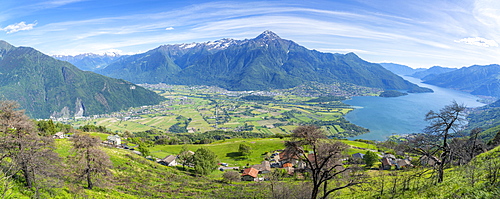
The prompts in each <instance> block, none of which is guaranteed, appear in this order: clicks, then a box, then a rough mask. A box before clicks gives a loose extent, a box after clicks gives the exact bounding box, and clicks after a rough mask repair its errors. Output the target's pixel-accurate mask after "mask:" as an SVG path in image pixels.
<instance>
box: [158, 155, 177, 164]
mask: <svg viewBox="0 0 500 199" xmlns="http://www.w3.org/2000/svg"><path fill="white" fill-rule="evenodd" d="M176 159H177V156H174V155H169V156H167V157H165V158H163V159H161V160H160V161H159V162H158V163H160V164H162V165H165V166H176V165H177V162H176V161H175V160H176Z"/></svg>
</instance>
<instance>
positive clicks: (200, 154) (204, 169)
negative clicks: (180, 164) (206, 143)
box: [193, 147, 217, 175]
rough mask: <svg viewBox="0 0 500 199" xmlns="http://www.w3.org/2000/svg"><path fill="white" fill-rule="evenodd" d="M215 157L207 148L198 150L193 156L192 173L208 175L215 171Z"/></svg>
mask: <svg viewBox="0 0 500 199" xmlns="http://www.w3.org/2000/svg"><path fill="white" fill-rule="evenodd" d="M216 158H217V155H215V153H214V152H212V151H210V150H209V149H207V148H203V147H202V148H199V149H198V150H196V152H195V153H194V155H193V164H194V171H195V172H196V173H198V174H200V175H208V174H209V173H212V171H215V170H216V169H217V159H216Z"/></svg>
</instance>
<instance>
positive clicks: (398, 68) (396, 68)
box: [379, 63, 425, 76]
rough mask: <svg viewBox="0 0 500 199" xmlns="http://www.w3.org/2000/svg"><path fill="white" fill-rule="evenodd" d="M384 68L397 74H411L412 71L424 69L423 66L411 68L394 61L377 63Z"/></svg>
mask: <svg viewBox="0 0 500 199" xmlns="http://www.w3.org/2000/svg"><path fill="white" fill-rule="evenodd" d="M379 64H380V65H381V66H383V67H384V68H385V69H387V70H389V71H391V72H393V73H395V74H398V75H408V76H409V75H413V73H416V72H420V71H424V70H425V68H416V69H415V68H411V67H409V66H406V65H401V64H395V63H379Z"/></svg>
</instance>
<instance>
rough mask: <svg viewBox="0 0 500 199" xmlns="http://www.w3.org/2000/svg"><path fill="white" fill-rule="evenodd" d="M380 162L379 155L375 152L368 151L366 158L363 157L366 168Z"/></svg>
mask: <svg viewBox="0 0 500 199" xmlns="http://www.w3.org/2000/svg"><path fill="white" fill-rule="evenodd" d="M377 160H378V155H377V154H376V153H374V152H371V151H366V154H365V156H363V161H364V162H365V164H366V167H368V168H370V167H372V166H373V164H375V162H377Z"/></svg>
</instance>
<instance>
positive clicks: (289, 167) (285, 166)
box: [283, 163, 295, 175]
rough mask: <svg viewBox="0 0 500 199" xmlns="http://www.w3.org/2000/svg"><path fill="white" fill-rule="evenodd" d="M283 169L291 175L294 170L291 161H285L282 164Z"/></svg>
mask: <svg viewBox="0 0 500 199" xmlns="http://www.w3.org/2000/svg"><path fill="white" fill-rule="evenodd" d="M283 169H285V170H286V172H287V173H288V174H290V175H293V172H294V171H295V169H294V168H293V165H292V163H285V164H283Z"/></svg>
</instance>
